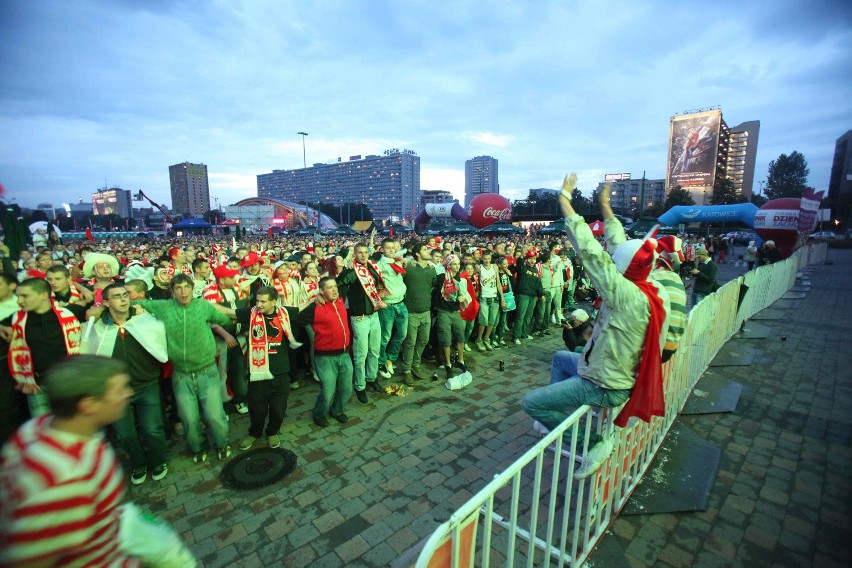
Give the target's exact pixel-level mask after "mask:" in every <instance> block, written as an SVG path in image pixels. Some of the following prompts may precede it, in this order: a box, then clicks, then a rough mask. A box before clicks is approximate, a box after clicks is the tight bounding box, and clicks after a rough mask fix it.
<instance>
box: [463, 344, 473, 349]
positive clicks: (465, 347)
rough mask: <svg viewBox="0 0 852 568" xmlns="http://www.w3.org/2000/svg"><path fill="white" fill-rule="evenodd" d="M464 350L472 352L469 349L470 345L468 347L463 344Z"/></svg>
mask: <svg viewBox="0 0 852 568" xmlns="http://www.w3.org/2000/svg"><path fill="white" fill-rule="evenodd" d="M464 350H465V351H473V350H472V349H471V348H470V345H468V344H467V343H465V344H464Z"/></svg>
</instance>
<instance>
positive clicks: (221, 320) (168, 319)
mask: <svg viewBox="0 0 852 568" xmlns="http://www.w3.org/2000/svg"><path fill="white" fill-rule="evenodd" d="M169 289H170V290H171V293H172V298H171V299H170V300H143V301H140V302H134V304H135V305H139V306H142V308H143V309H145V310H146V311H148V312H150V313H151V315H153V316H154V317H155V318H157V319H158V320H160V321H162V322H163V324H164V325H165V326H166V342H167V345H168V353H169V361H171V362H172V366H173V368H174V371H173V374H172V382H173V384H174V391H175V401H176V403H177V408H178V414H179V415H180V419H181V422H183V427H184V429H185V431H186V441H187V443H188V444H189V448H190V449H191V450H192V453H193V461H194V462H195V463H203V462H204V461H206V460H207V452H206V451H205V449H204V429H203V426H202V424H201V416H200V415H199V412H198V407H199V403H200V405H201V409H202V411H203V412H204V419H205V421H206V422H207V424H208V425H209V426H210V431H211V434H212V435H213V442H214V444H215V446H216V449H217V450H218V455H219V459H220V460H226V459H228V458H229V457H230V456H231V446H230V444H229V442H228V420H227V418H226V417H225V410H224V409H223V408H222V392H221V388H220V386H219V372H218V370H217V369H216V343H215V341H214V340H213V332H212V331H211V330H210V325H211V324H214V325H220V326H221V325H228V324H229V323H230V322H231V320H230V319H229V318H228V316H226V315H225V314H222V313H220V312H219V311H217V310H216V308H215V307H213V304H211V303H210V302H207V301H205V300H199V299H197V298H195V297H194V295H193V291H194V283H193V281H192V278H191V277H190V276H188V275H186V274H177V275H175V276H174V277H173V278H172V279H171V281H170V282H169Z"/></svg>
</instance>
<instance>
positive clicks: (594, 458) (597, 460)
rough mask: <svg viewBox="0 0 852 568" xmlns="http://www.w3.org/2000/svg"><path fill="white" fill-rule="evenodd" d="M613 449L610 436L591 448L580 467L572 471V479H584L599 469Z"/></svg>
mask: <svg viewBox="0 0 852 568" xmlns="http://www.w3.org/2000/svg"><path fill="white" fill-rule="evenodd" d="M613 447H614V444H613V442H612V436H607V437H606V438H604V439H603V440H601V441H600V442H598V443H597V444H595V445H594V446H592V448H591V449H589V451H588V452H587V453H586V455H585V456H584V458H583V465H582V467H580V468H579V469H576V470H574V479H586V478H587V477H589V476H590V475H592V474H593V473H595V472H596V471H597V470H598V469H600V467H601V466H602V465H603V463H604V462H605V461H606V459H607V458H608V457H609V455H610V454H611V453H612V449H613Z"/></svg>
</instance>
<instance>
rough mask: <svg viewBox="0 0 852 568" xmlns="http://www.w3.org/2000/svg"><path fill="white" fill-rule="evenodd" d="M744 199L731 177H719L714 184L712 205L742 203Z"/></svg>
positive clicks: (711, 198) (711, 197)
mask: <svg viewBox="0 0 852 568" xmlns="http://www.w3.org/2000/svg"><path fill="white" fill-rule="evenodd" d="M742 201H743V199H742V196H740V194H738V193H737V188H736V186H734V182H732V181H731V180H729V179H724V178H722V179H717V180H716V183H715V184H714V185H713V195H711V196H710V204H711V205H731V204H733V203H742Z"/></svg>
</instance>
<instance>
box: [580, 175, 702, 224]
mask: <svg viewBox="0 0 852 568" xmlns="http://www.w3.org/2000/svg"><path fill="white" fill-rule="evenodd" d="M643 182H644V184H643ZM604 185H605V183H599V184H598V187H597V188H595V191H594V194H593V196H592V199H593V201H594V202H595V203H597V196H598V195H599V194H600V192H601V191H602V190H603V187H604ZM611 191H612V194H611V195H610V205H611V206H612V209H613V211H615V212H616V213H618V214H619V215H624V216H626V217H631V218H632V219H638V218H639V216H640V215H639V213H640V211H644V210H645V209H647V208H648V207H651V206H653V205H656V204H658V203H662V202H664V201H665V200H666V194H667V192H666V180H664V179H645V180H643V179H641V178H640V179H625V180H620V181H614V182H612V189H611ZM643 195H644V199H643ZM643 202H644V206H642V207H640V203H643ZM696 203H697V204H699V205H700V204H701V201H699V200H696Z"/></svg>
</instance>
